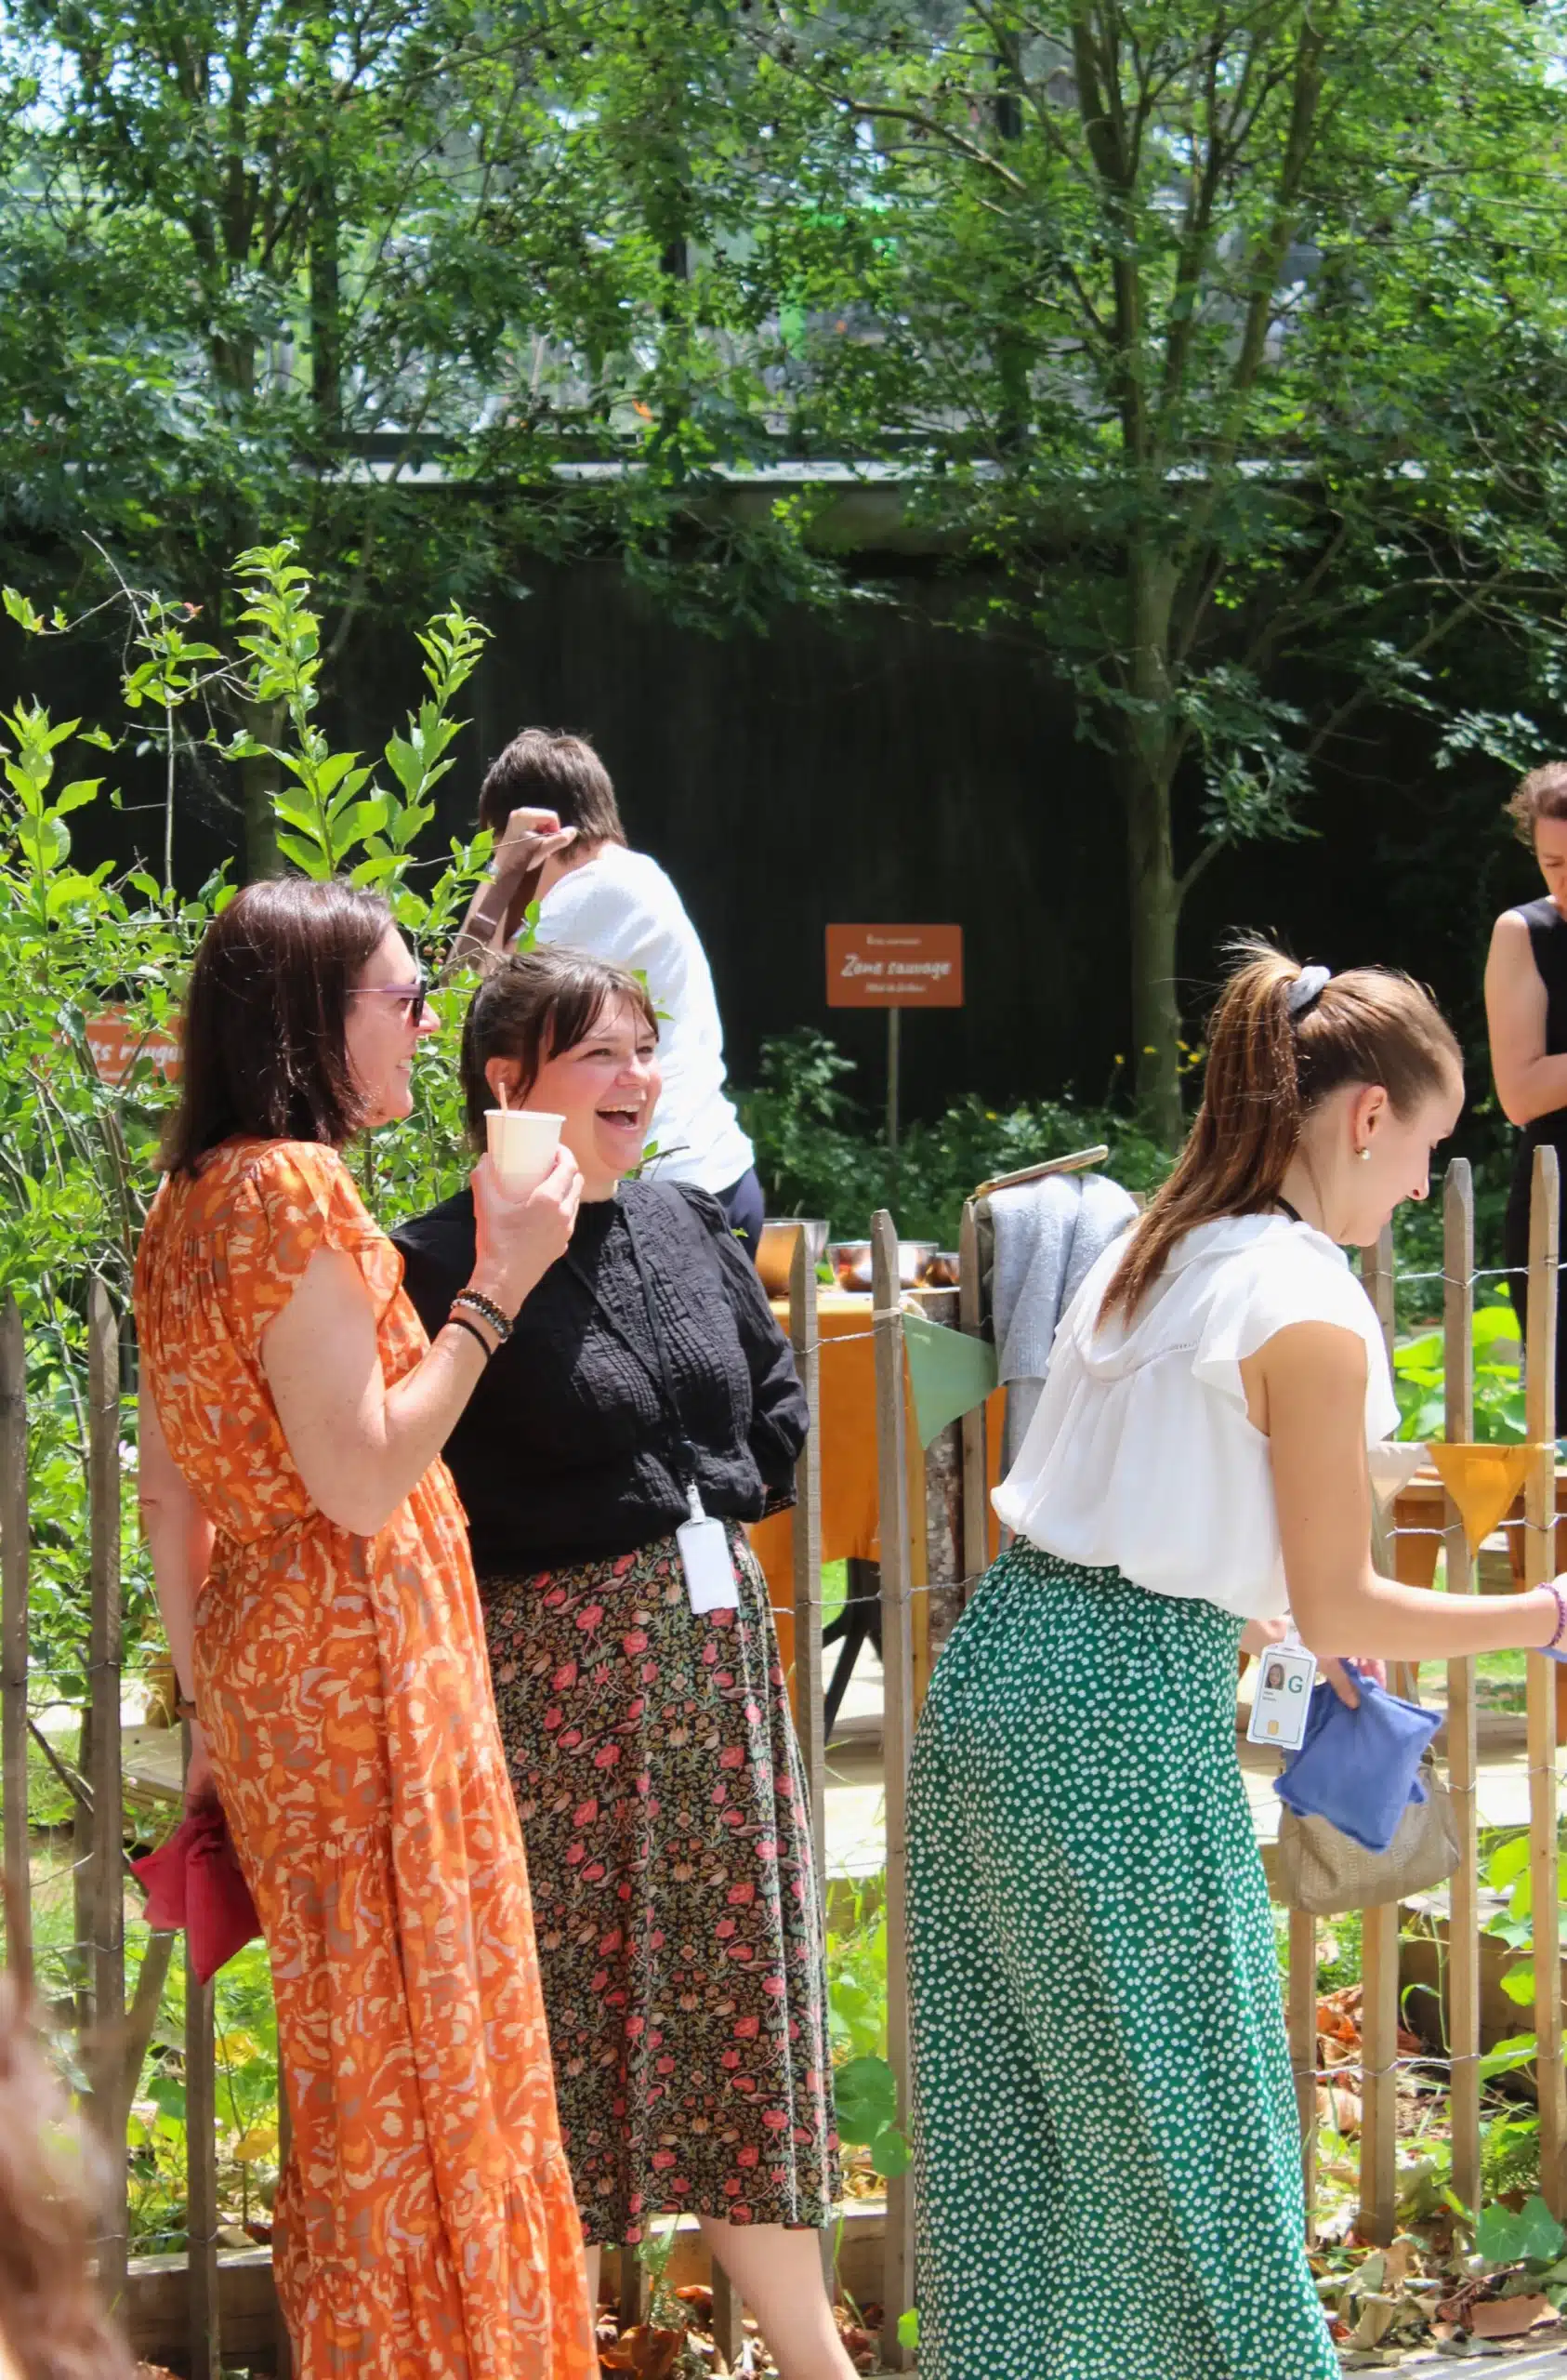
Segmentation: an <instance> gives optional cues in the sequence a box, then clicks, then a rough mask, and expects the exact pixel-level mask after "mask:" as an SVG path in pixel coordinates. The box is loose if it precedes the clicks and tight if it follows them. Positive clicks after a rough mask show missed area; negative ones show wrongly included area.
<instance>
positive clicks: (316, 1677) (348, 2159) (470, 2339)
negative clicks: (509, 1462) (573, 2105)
mask: <svg viewBox="0 0 1567 2380" xmlns="http://www.w3.org/2000/svg"><path fill="white" fill-rule="evenodd" d="M425 1030H428V1026H427V1025H425V1023H424V987H423V985H422V983H421V982H420V981H419V979H418V977H417V974H416V971H415V966H414V962H413V960H412V959H411V958H410V956H409V953H408V950H407V948H406V946H405V945H404V944H403V942H402V938H401V936H400V935H399V934H398V933H397V932H396V931H395V929H394V928H393V926H392V923H391V920H390V918H389V915H388V911H387V910H386V908H385V906H384V905H383V904H382V903H380V902H379V901H377V900H375V899H374V898H372V897H371V896H369V895H367V894H365V893H359V892H355V891H352V890H350V889H349V887H348V886H346V885H338V884H309V883H305V882H302V881H299V880H297V879H293V880H283V881H278V882H272V883H263V884H256V885H251V886H249V887H248V888H247V889H246V890H245V891H244V892H243V893H239V894H238V895H237V896H236V898H235V899H234V900H233V902H232V903H231V904H230V906H229V907H228V908H227V909H226V910H225V911H224V912H223V913H222V915H221V916H220V917H219V918H217V919H216V920H215V921H214V923H213V924H212V926H211V927H210V928H209V929H208V931H207V933H206V936H205V938H204V942H203V944H202V947H201V949H200V951H199V953H198V955H197V959H196V964H195V968H194V971H193V973H192V976H191V996H190V1001H189V1005H188V1009H187V1012H186V1024H185V1077H184V1083H183V1089H182V1097H181V1104H180V1106H179V1109H178V1113H177V1115H176V1117H175V1118H174V1120H173V1124H172V1128H171V1131H170V1133H169V1137H168V1140H167V1142H166V1144H165V1151H164V1157H165V1165H166V1167H167V1173H166V1178H165V1182H164V1183H163V1186H162V1188H161V1189H160V1191H159V1193H158V1197H157V1200H156V1202H155V1204H154V1206H153V1209H152V1211H151V1216H150V1217H149V1219H148V1223H147V1229H146V1232H145V1235H144V1236H143V1239H142V1244H141V1250H140V1256H139V1261H138V1267H137V1288H136V1310H137V1324H138V1331H139V1334H140V1345H141V1357H142V1389H141V1493H142V1503H143V1509H144V1512H145V1514H146V1520H147V1528H148V1535H149V1539H150V1540H151V1549H152V1557H153V1566H154V1570H155V1574H156V1577H157V1582H158V1591H159V1600H160V1603H161V1605H162V1607H163V1612H164V1619H165V1626H166V1628H167V1631H168V1636H169V1643H170V1649H171V1651H172V1652H173V1655H174V1659H175V1665H176V1669H177V1671H178V1676H179V1680H180V1687H181V1693H182V1695H191V1694H193V1710H192V1711H191V1712H190V1714H189V1715H191V1718H192V1722H193V1724H192V1727H191V1770H190V1775H189V1778H188V1782H187V1794H188V1797H189V1798H191V1799H192V1800H194V1799H199V1798H200V1797H201V1796H202V1795H204V1794H206V1793H211V1792H213V1791H215V1790H216V1792H217V1794H218V1796H219V1798H220V1799H221V1802H222V1805H223V1808H224V1811H225V1813H226V1814H227V1817H228V1820H229V1825H230V1830H231V1831H232V1834H233V1838H234V1843H235V1845H236V1848H237V1850H238V1853H239V1857H240V1860H241V1863H242V1865H243V1867H244V1872H245V1876H246V1879H247V1881H248V1883H249V1884H250V1888H251V1891H252V1893H253V1894H254V1896H255V1899H256V1905H257V1910H258V1911H259V1912H260V1917H261V1923H262V1926H263V1929H264V1931H265V1933H266V1937H267V1946H268V1949H269V1950H270V1955H271V1964H272V1981H273V1988H274V1990H275V1994H276V1999H277V2013H278V2040H279V2047H280V2053H281V2060H282V2066H283V2074H284V2077H285V2080H286V2084H287V2090H288V2103H289V2109H290V2112H291V2115H292V2118H293V2144H292V2149H291V2152H290V2156H289V2159H288V2162H287V2165H286V2168H285V2171H284V2173H283V2177H282V2181H281V2184H280V2188H279V2191H278V2202H277V2208H276V2215H275V2229H274V2249H273V2257H274V2265H275V2268H276V2272H277V2279H278V2288H279V2293H280V2295H281V2297H282V2301H283V2310H284V2313H285V2315H286V2317H287V2321H288V2325H289V2330H290V2333H291V2334H292V2337H293V2342H294V2350H295V2357H296V2369H297V2372H298V2375H299V2380H589V2375H590V2374H592V2373H593V2372H594V2371H595V2370H596V2368H597V2367H596V2363H595V2358H594V2351H593V2342H592V2320H591V2312H590V2308H589V2306H588V2300H587V2293H586V2278H585V2272H584V2263H583V2252H582V2227H581V2224H580V2222H579V2221H578V2218H577V2214H576V2207H575V2202H574V2198H573V2189H572V2179H571V2175H570V2172H569V2170H568V2168H567V2165H566V2162H565V2158H564V2155H563V2153H562V2150H561V2147H560V2134H559V2130H558V2126H557V2122H556V2111H555V2098H554V2090H553V2085H552V2082H551V2074H550V2056H549V2043H548V2040H547V2037H546V2027H545V2016H544V2007H543V2002H542V1999H541V1996H540V1990H539V1978H538V1966H537V1961H536V1957H535V1953H534V1949H533V1919H532V1912H531V1910H530V1907H529V1899H528V1878H527V1870H526V1866H525V1863H524V1858H523V1850H522V1839H521V1835H520V1830H519V1825H518V1819H517V1812H516V1805H515V1803H514V1801H513V1797H512V1793H511V1789H510V1786H509V1783H508V1781H507V1771H506V1762H505V1757H504V1754H503V1752H502V1750H501V1745H500V1739H499V1735H498V1731H497V1728H496V1724H495V1715H494V1703H493V1701H492V1699H491V1694H490V1685H489V1675H488V1670H487V1667H486V1657H485V1649H484V1628H483V1622H482V1620H481V1616H480V1612H479V1607H478V1602H477V1598H476V1595H475V1592H474V1583H473V1572H472V1568H471V1566H470V1564H469V1560H468V1553H467V1536H466V1532H465V1528H464V1525H463V1514H462V1508H461V1506H460V1505H459V1503H458V1501H457V1499H456V1495H455V1492H454V1488H453V1486H452V1482H451V1479H450V1476H449V1475H448V1474H447V1471H446V1468H445V1466H444V1464H443V1463H442V1462H441V1459H440V1450H441V1445H442V1443H443V1442H444V1440H445V1438H446V1435H447V1434H448V1432H449V1431H450V1429H451V1427H452V1424H453V1422H454V1421H455V1419H456V1417H457V1415H458V1413H459V1412H460V1411H461V1410H462V1408H463V1406H464V1405H465V1404H466V1403H467V1398H468V1396H469V1395H470V1393H471V1392H472V1389H473V1387H474V1385H475V1383H476V1382H477V1381H478V1379H479V1378H480V1375H481V1372H482V1370H483V1368H484V1365H485V1364H486V1362H487V1361H488V1359H489V1356H490V1355H491V1354H492V1353H493V1351H494V1347H495V1346H496V1345H498V1344H500V1343H501V1342H503V1341H504V1339H505V1338H506V1337H507V1335H509V1327H510V1317H511V1316H513V1315H514V1314H515V1313H516V1311H517V1309H518V1307H519V1306H520V1303H521V1302H522V1300H523V1298H524V1297H525V1296H526V1295H527V1293H528V1291H529V1289H531V1288H532V1287H533V1285H534V1283H535V1282H536V1281H538V1280H539V1279H540V1278H541V1277H542V1276H543V1274H544V1273H545V1271H546V1269H547V1267H548V1266H549V1265H550V1264H551V1263H553V1262H554V1261H555V1259H556V1258H557V1257H558V1256H559V1255H560V1253H561V1251H562V1250H564V1248H565V1246H566V1244H567V1241H568V1239H569V1237H570V1235H571V1230H572V1226H573V1222H574V1219H575V1213H576V1201H577V1197H578V1195H579V1192H580V1188H581V1178H580V1176H579V1175H578V1173H577V1171H576V1168H575V1166H574V1164H573V1162H572V1160H571V1159H570V1158H569V1157H566V1156H565V1155H564V1153H562V1155H561V1157H560V1158H559V1159H558V1161H557V1164H556V1166H555V1169H554V1170H553V1171H552V1173H551V1174H550V1175H549V1176H548V1178H547V1179H546V1181H545V1183H543V1184H542V1185H541V1186H540V1187H539V1189H537V1190H536V1191H534V1192H533V1194H532V1196H531V1197H528V1198H526V1199H520V1198H510V1197H507V1196H506V1195H505V1194H504V1193H503V1192H502V1191H501V1189H500V1188H499V1185H498V1183H496V1182H495V1181H494V1177H493V1176H492V1174H491V1172H490V1169H489V1166H488V1162H487V1161H484V1162H481V1164H480V1165H479V1167H478V1168H477V1169H476V1170H475V1174H474V1193H475V1202H476V1205H477V1207H478V1209H479V1212H480V1215H481V1226H480V1234H479V1241H478V1253H477V1257H476V1262H475V1265H474V1271H473V1276H472V1277H471V1279H470V1280H469V1282H468V1283H467V1287H466V1289H464V1290H463V1291H462V1292H461V1294H460V1295H459V1297H458V1298H457V1299H456V1300H455V1301H454V1304H453V1308H452V1316H451V1319H450V1320H448V1321H447V1323H446V1324H445V1325H444V1326H443V1327H442V1328H441V1329H440V1330H439V1331H438V1332H437V1333H436V1336H435V1338H434V1341H433V1342H431V1341H429V1340H428V1339H427V1338H426V1336H425V1332H424V1330H423V1329H422V1328H421V1326H420V1324H419V1322H418V1320H417V1318H416V1316H415V1313H414V1311H413V1308H412V1307H411V1306H410V1304H409V1303H408V1302H407V1300H406V1298H405V1297H404V1296H403V1294H402V1286H401V1283H402V1260H401V1258H400V1257H399V1256H398V1254H397V1252H396V1250H394V1249H393V1247H392V1245H391V1243H390V1241H389V1240H388V1239H387V1238H386V1237H385V1236H384V1235H383V1234H382V1233H381V1232H380V1231H378V1230H377V1228H376V1227H375V1224H374V1223H372V1222H371V1220H370V1217H369V1215H368V1214H367V1213H366V1212H365V1210H364V1208H363V1206H362V1204H361V1202H360V1199H359V1196H358V1194H357V1192H356V1191H355V1188H354V1185H353V1182H352V1180H351V1178H350V1176H349V1172H348V1170H347V1168H346V1167H345V1166H344V1164H343V1161H342V1158H341V1157H340V1156H339V1154H338V1151H339V1149H340V1147H341V1146H342V1144H343V1143H344V1142H345V1141H346V1140H347V1139H348V1138H349V1135H350V1133H352V1132H354V1131H360V1130H362V1129H364V1128H366V1127H371V1126H374V1125H375V1124H379V1123H385V1122H388V1121H390V1120H392V1119H393V1118H394V1117H401V1116H405V1115H407V1114H408V1113H409V1111H410V1108H411V1105H412V1098H411V1092H410V1070H411V1064H412V1060H413V1055H414V1051H415V1046H416V1044H417V1041H418V1038H419V1037H420V1035H421V1033H422V1032H423V1031H425Z"/></svg>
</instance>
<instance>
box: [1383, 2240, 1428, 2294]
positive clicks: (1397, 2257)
mask: <svg viewBox="0 0 1567 2380" xmlns="http://www.w3.org/2000/svg"><path fill="white" fill-rule="evenodd" d="M1419 2253H1420V2245H1419V2241H1416V2240H1413V2239H1411V2237H1410V2235H1409V2233H1408V2232H1407V2231H1401V2232H1400V2233H1399V2235H1398V2237H1397V2239H1396V2240H1394V2241H1392V2243H1391V2245H1390V2246H1389V2248H1388V2249H1387V2250H1386V2252H1385V2254H1384V2259H1383V2266H1382V2279H1383V2281H1384V2282H1385V2284H1386V2285H1387V2287H1388V2288H1389V2289H1402V2287H1403V2284H1404V2282H1405V2281H1407V2280H1408V2279H1409V2276H1410V2273H1411V2271H1412V2270H1413V2269H1414V2266H1415V2259H1416V2256H1417V2255H1418V2254H1419Z"/></svg>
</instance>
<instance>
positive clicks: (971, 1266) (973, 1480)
mask: <svg viewBox="0 0 1567 2380" xmlns="http://www.w3.org/2000/svg"><path fill="white" fill-rule="evenodd" d="M984 1319H985V1315H984V1285H983V1283H982V1282H981V1279H980V1219H979V1209H978V1207H977V1206H976V1205H975V1203H974V1201H973V1199H972V1198H970V1199H969V1200H968V1203H967V1204H966V1206H965V1207H964V1210H963V1222H962V1224H961V1226H960V1228H959V1231H958V1236H957V1324H958V1329H960V1330H966V1331H967V1332H968V1336H969V1337H970V1339H978V1338H981V1337H982V1335H983V1331H984ZM985 1418H986V1417H985V1408H984V1407H983V1406H982V1405H977V1406H976V1407H975V1408H974V1410H973V1411H972V1413H966V1414H965V1415H964V1417H963V1420H962V1421H961V1422H960V1423H959V1425H958V1426H959V1428H960V1429H961V1430H962V1433H963V1577H964V1591H963V1592H964V1599H965V1601H967V1599H968V1596H969V1595H970V1594H972V1593H973V1591H974V1582H975V1581H976V1580H979V1579H980V1578H981V1577H982V1575H983V1573H984V1572H985V1570H986V1569H988V1568H989V1567H990V1471H989V1465H988V1462H987V1460H986V1448H985Z"/></svg>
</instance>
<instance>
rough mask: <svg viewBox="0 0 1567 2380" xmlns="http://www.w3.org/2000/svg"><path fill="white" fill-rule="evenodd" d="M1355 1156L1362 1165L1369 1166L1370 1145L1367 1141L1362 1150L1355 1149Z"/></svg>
mask: <svg viewBox="0 0 1567 2380" xmlns="http://www.w3.org/2000/svg"><path fill="white" fill-rule="evenodd" d="M1355 1155H1356V1156H1357V1157H1359V1158H1360V1159H1361V1161H1362V1163H1363V1164H1366V1165H1369V1164H1370V1162H1371V1144H1370V1142H1369V1141H1368V1142H1367V1143H1366V1144H1365V1146H1364V1148H1363V1149H1357V1150H1356V1151H1355Z"/></svg>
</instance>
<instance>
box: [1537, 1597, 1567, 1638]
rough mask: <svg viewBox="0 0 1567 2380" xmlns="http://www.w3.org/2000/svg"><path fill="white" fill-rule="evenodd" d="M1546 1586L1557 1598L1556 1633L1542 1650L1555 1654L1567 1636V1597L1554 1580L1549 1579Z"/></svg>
mask: <svg viewBox="0 0 1567 2380" xmlns="http://www.w3.org/2000/svg"><path fill="white" fill-rule="evenodd" d="M1546 1584H1547V1586H1548V1587H1549V1589H1550V1591H1551V1593H1552V1594H1553V1595H1554V1596H1555V1597H1556V1633H1555V1634H1554V1635H1553V1636H1551V1637H1549V1638H1547V1641H1546V1643H1545V1645H1544V1646H1542V1647H1541V1650H1542V1651H1543V1652H1547V1653H1553V1652H1554V1651H1555V1650H1556V1647H1557V1646H1558V1645H1560V1642H1561V1639H1562V1638H1563V1636H1567V1595H1564V1594H1563V1593H1562V1592H1561V1589H1560V1587H1559V1586H1558V1585H1557V1583H1556V1580H1554V1579H1547V1580H1546Z"/></svg>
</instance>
